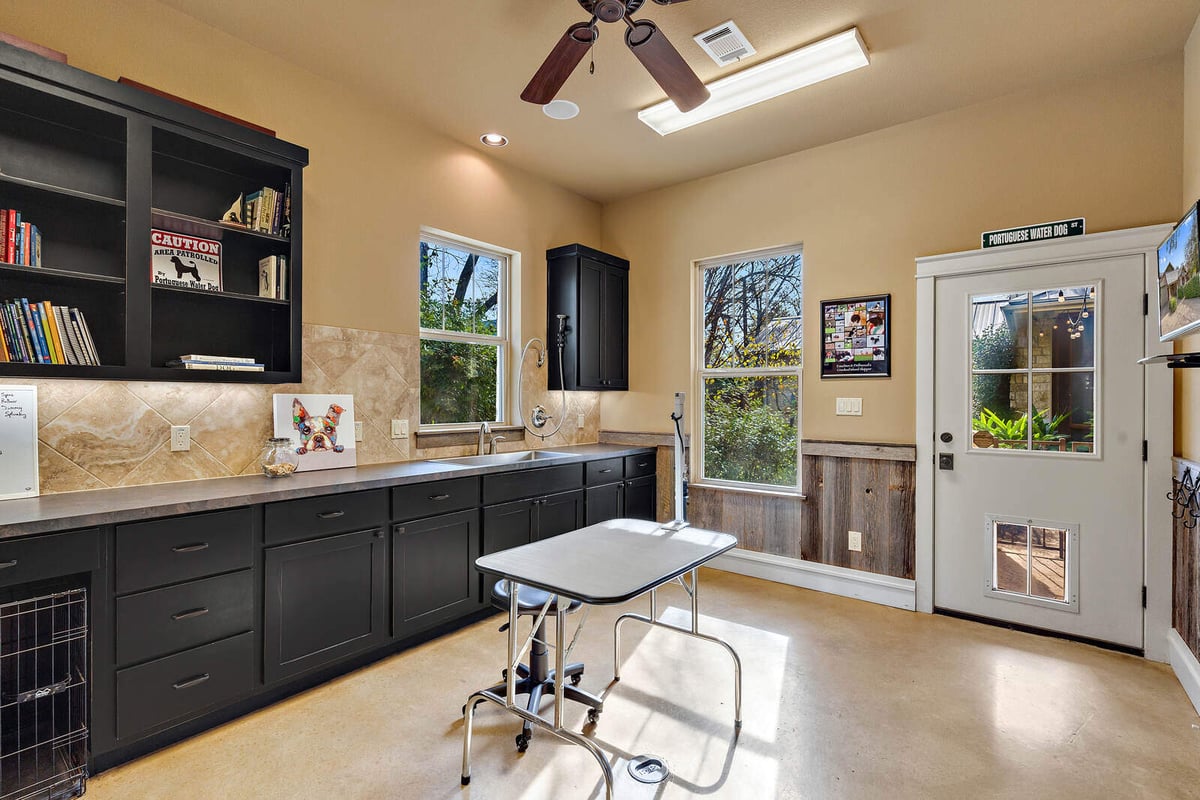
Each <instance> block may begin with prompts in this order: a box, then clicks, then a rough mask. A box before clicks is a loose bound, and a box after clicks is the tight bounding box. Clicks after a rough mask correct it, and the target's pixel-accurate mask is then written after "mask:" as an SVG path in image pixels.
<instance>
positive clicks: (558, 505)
mask: <svg viewBox="0 0 1200 800" xmlns="http://www.w3.org/2000/svg"><path fill="white" fill-rule="evenodd" d="M583 509H584V490H583V489H576V490H574V491H570V492H559V493H557V494H550V495H546V496H545V497H534V498H531V499H529V500H517V501H515V502H512V503H500V504H498V505H494V506H484V508H483V555H488V554H489V553H498V552H500V551H501V550H508V549H509V548H511V547H519V546H521V545H523V544H529V543H530V542H536V541H539V540H541V539H549V538H550V537H551V536H558V535H559V534H562V533H567V532H568V531H573V530H576V529H578V528H581V527H583V514H584V511H583ZM482 584H483V585H482V587H481V589H480V598H479V599H480V602H481V603H483V604H487V603H489V602H491V597H492V586H493V585H495V580H494V579H493V580H482Z"/></svg>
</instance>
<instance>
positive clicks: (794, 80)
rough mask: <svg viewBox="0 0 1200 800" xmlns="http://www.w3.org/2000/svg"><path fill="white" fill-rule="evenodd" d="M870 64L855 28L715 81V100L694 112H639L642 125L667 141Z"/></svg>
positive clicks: (658, 108) (657, 108) (661, 106)
mask: <svg viewBox="0 0 1200 800" xmlns="http://www.w3.org/2000/svg"><path fill="white" fill-rule="evenodd" d="M635 52H636V51H635ZM870 63H871V59H870V55H869V54H868V52H867V46H866V44H865V43H864V42H863V40H862V36H861V35H860V34H859V32H858V28H851V29H850V30H848V31H845V32H843V33H839V34H837V35H836V36H830V37H829V38H827V39H822V40H821V41H819V42H814V43H813V44H810V45H807V46H805V47H801V48H800V49H798V50H793V51H792V52H790V53H785V54H784V55H782V56H778V57H777V58H773V59H771V60H770V61H764V62H763V63H761V64H756V65H755V66H753V67H750V68H749V69H744V70H742V71H741V72H737V73H734V74H733V75H729V76H727V77H725V78H721V79H720V80H716V81H713V82H712V83H710V84H709V85H708V87H707V89H708V91H709V92H710V94H711V98H710V99H709V100H708V102H706V103H704V104H703V105H700V106H699V107H696V108H695V109H694V110H692V111H684V110H682V109H680V108H679V107H677V106H676V105H675V103H674V102H672V101H671V100H665V101H663V102H661V103H658V104H657V105H653V106H651V107H649V108H647V109H644V110H642V111H639V112H638V119H640V120H641V121H642V122H644V123H645V124H646V125H649V126H650V127H651V128H653V129H654V130H655V131H657V132H658V133H659V134H661V135H663V136H666V135H668V134H671V133H675V132H677V131H681V130H684V129H685V128H690V127H692V126H693V125H699V124H700V123H701V122H707V121H709V120H711V119H716V118H717V117H721V116H724V115H726V114H730V113H733V112H734V111H739V110H741V109H743V108H747V107H749V106H752V105H756V104H758V103H762V102H764V101H766V100H771V99H773V98H776V97H779V96H780V95H784V94H787V93H788V92H792V91H795V90H796V89H802V88H804V87H805V86H812V85H813V84H815V83H820V82H821V81H824V80H828V79H829V78H833V77H836V76H838V75H844V74H845V73H847V72H853V71H854V70H856V69H861V68H862V67H865V66H867V65H868V64H870Z"/></svg>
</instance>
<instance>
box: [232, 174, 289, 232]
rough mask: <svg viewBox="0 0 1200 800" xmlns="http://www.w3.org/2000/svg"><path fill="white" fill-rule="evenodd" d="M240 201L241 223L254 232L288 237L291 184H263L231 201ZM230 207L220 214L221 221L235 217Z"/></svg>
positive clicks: (236, 202)
mask: <svg viewBox="0 0 1200 800" xmlns="http://www.w3.org/2000/svg"><path fill="white" fill-rule="evenodd" d="M239 201H240V203H241V223H242V225H244V226H245V227H246V228H247V229H249V230H252V231H254V232H256V233H266V234H270V235H272V236H284V237H288V236H290V235H291V232H292V185H291V184H290V183H285V184H284V186H283V189H276V188H274V187H271V186H264V187H262V188H261V189H257V190H256V191H253V192H247V193H245V194H243V195H241V196H240V197H239V199H238V200H235V201H234V202H233V206H234V207H236V206H237V205H238V203H239ZM236 217H237V215H236V213H234V208H233V207H231V208H230V209H229V210H228V211H226V212H225V214H224V215H223V216H222V218H221V221H222V222H230V221H232V220H234V219H236Z"/></svg>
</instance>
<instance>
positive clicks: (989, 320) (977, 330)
mask: <svg viewBox="0 0 1200 800" xmlns="http://www.w3.org/2000/svg"><path fill="white" fill-rule="evenodd" d="M1028 305H1029V295H1028V293H1026V292H1013V293H1008V294H987V295H975V296H974V297H972V298H971V369H973V370H981V369H1024V368H1025V367H1026V366H1028V364H1029V362H1028V353H1029V348H1028V347H1027V346H1026V343H1025V339H1026V338H1027V336H1026V331H1025V328H1026V325H1025V321H1024V310H1025V309H1026V308H1027V307H1028Z"/></svg>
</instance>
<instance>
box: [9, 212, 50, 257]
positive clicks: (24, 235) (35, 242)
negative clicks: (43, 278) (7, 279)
mask: <svg viewBox="0 0 1200 800" xmlns="http://www.w3.org/2000/svg"><path fill="white" fill-rule="evenodd" d="M0 261H4V262H5V263H7V264H13V265H15V266H18V267H40V266H41V265H42V231H41V229H39V228H38V226H37V225H34V224H33V223H32V222H30V221H29V220H27V219H22V218H21V212H20V211H17V210H16V209H14V208H5V209H0Z"/></svg>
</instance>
